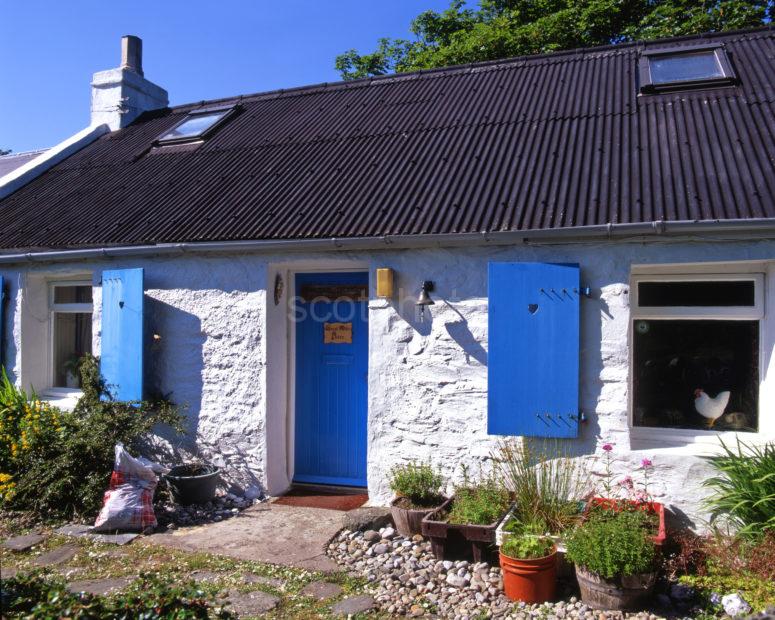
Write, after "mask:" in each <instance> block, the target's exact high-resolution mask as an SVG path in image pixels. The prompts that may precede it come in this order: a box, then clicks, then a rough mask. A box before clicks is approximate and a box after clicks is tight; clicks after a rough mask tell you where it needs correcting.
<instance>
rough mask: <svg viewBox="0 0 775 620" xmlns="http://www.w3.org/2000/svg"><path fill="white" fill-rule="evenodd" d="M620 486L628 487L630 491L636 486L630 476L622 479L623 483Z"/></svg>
mask: <svg viewBox="0 0 775 620" xmlns="http://www.w3.org/2000/svg"><path fill="white" fill-rule="evenodd" d="M619 485H620V486H623V487H626V488H628V489H631V488H633V486H635V484H634V483H633V481H632V478H631V477H630V476H625V477H624V478H622V480H621V482H619Z"/></svg>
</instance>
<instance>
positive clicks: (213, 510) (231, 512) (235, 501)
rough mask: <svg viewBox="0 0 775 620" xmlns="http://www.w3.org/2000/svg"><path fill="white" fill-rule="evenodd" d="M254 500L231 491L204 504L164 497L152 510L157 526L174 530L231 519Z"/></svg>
mask: <svg viewBox="0 0 775 620" xmlns="http://www.w3.org/2000/svg"><path fill="white" fill-rule="evenodd" d="M255 501H256V500H252V499H248V498H247V497H240V496H238V495H234V494H233V493H226V494H224V495H218V496H216V498H215V499H214V500H213V501H212V502H207V503H206V504H191V505H190V506H181V505H179V504H175V503H174V502H172V501H171V500H170V499H168V498H165V499H164V500H163V501H161V502H159V503H157V504H156V505H154V510H155V512H156V520H157V521H158V522H159V526H160V527H166V528H167V529H171V530H174V529H176V528H178V527H186V526H191V525H204V524H206V523H217V522H218V521H224V520H226V519H231V518H232V517H236V516H237V515H238V514H239V513H240V512H242V511H243V510H245V508H248V507H249V506H252V505H253V503H254V502H255Z"/></svg>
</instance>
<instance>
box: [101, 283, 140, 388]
mask: <svg viewBox="0 0 775 620" xmlns="http://www.w3.org/2000/svg"><path fill="white" fill-rule="evenodd" d="M143 342H144V339H143V270H142V269H116V270H113V271H103V272H102V340H101V352H100V371H101V373H102V377H103V379H104V380H105V383H106V384H107V386H108V390H109V391H110V393H111V395H112V396H113V397H114V398H115V399H116V400H125V401H129V400H142V398H143Z"/></svg>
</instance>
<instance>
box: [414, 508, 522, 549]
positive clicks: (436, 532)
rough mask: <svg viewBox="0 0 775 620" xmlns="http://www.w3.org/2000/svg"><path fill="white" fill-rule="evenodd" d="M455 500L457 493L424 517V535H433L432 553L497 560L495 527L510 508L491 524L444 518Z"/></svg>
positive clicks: (431, 537) (431, 536) (428, 536)
mask: <svg viewBox="0 0 775 620" xmlns="http://www.w3.org/2000/svg"><path fill="white" fill-rule="evenodd" d="M454 502H455V498H454V497H452V498H451V499H448V500H447V501H446V502H444V503H443V504H442V505H441V506H439V508H437V509H436V510H435V511H434V512H432V513H431V514H429V515H427V516H426V517H425V518H424V519H423V520H422V535H423V536H426V537H427V538H429V539H430V541H431V550H432V551H433V555H435V556H436V557H437V558H438V559H439V560H473V561H474V562H490V563H492V564H495V563H497V561H498V555H497V553H496V550H495V530H496V529H497V527H498V525H499V524H500V522H501V521H503V518H504V517H505V516H506V514H508V512H509V511H506V512H504V513H503V514H502V515H501V516H500V517H498V519H497V520H496V521H495V522H493V523H490V524H489V525H471V524H465V525H456V524H453V523H447V522H446V521H441V520H440V519H441V517H442V515H445V514H447V513H448V512H449V511H450V509H451V507H452V504H453V503H454Z"/></svg>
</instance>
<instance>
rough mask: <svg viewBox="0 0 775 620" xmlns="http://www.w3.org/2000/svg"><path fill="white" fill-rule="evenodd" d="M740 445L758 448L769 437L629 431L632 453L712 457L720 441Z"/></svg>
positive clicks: (640, 428)
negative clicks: (705, 455)
mask: <svg viewBox="0 0 775 620" xmlns="http://www.w3.org/2000/svg"><path fill="white" fill-rule="evenodd" d="M738 439H739V440H740V441H741V442H742V443H746V444H750V445H761V444H764V443H767V442H768V441H772V439H773V437H772V435H771V434H770V433H765V432H761V431H759V432H758V433H746V432H740V433H738V432H735V431H702V430H690V429H675V428H648V427H643V426H632V427H630V444H631V447H632V448H633V449H635V450H645V449H651V450H655V449H656V450H664V451H666V452H679V451H680V452H683V453H691V454H698V455H699V454H713V453H715V452H717V448H719V447H720V446H721V441H723V442H724V443H725V444H727V445H728V446H735V445H737V441H738Z"/></svg>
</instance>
